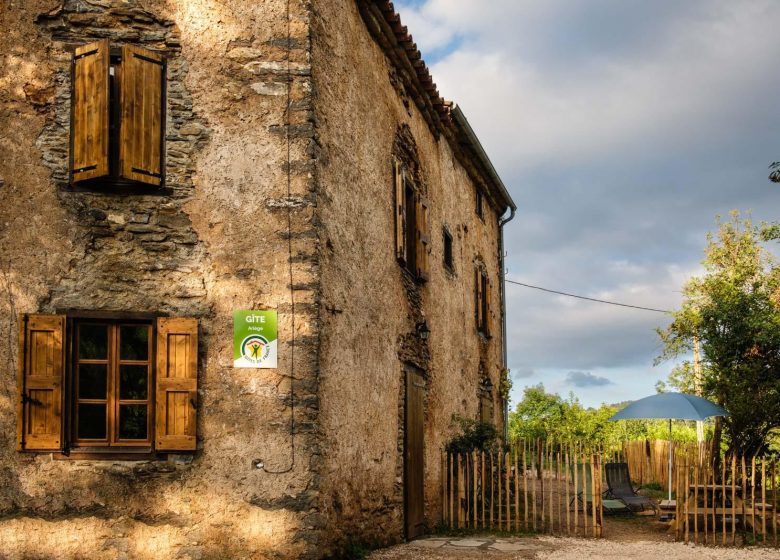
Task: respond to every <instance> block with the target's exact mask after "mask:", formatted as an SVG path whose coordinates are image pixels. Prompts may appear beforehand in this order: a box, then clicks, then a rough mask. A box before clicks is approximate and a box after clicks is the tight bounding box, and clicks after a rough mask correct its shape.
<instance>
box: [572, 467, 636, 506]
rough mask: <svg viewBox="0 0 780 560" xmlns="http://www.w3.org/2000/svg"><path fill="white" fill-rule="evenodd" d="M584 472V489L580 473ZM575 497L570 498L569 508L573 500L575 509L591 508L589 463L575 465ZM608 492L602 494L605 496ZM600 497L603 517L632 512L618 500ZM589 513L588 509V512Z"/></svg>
mask: <svg viewBox="0 0 780 560" xmlns="http://www.w3.org/2000/svg"><path fill="white" fill-rule="evenodd" d="M583 470H584V471H585V489H584V490H583V488H582V471H583ZM576 472H577V495H576V496H574V497H572V499H571V501H570V502H569V508H571V506H572V504H573V503H574V500H577V507H578V508H579V507H582V508H583V509H584V508H585V507H588V508H591V507H592V506H591V504H592V503H593V475H592V474H591V470H590V463H577V471H576ZM574 473H575V471H574V465H572V466H571V476H572V479H574ZM607 492H609V491H608V490H607V491H605V492H603V494H604V496H606V494H607ZM604 496H602V499H601V507H602V509H603V510H604V515H631V514H632V513H633V511H631V509H630V508H629V507H627V506H626V504H624V503H623V502H621V501H620V500H610V499H605V497H604ZM588 511H590V509H589V510H588Z"/></svg>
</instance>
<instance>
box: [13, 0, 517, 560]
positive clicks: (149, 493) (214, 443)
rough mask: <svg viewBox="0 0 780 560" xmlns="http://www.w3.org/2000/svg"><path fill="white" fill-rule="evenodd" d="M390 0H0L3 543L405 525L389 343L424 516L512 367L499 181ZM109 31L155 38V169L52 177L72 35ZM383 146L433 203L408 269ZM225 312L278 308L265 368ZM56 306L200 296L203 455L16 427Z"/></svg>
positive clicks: (151, 45) (321, 546) (344, 532)
mask: <svg viewBox="0 0 780 560" xmlns="http://www.w3.org/2000/svg"><path fill="white" fill-rule="evenodd" d="M377 14H379V16H381V18H379V16H377ZM394 16H395V13H394V12H393V11H392V4H389V3H386V2H381V1H376V2H374V1H363V0H359V1H353V0H265V1H263V2H245V1H242V0H187V1H182V0H62V1H59V0H25V1H22V0H9V1H7V2H6V3H5V5H4V8H3V10H2V11H1V12H0V26H1V27H2V29H3V30H4V33H3V34H2V36H0V56H2V64H0V200H1V201H2V203H1V204H0V558H5V557H8V558H28V557H36V558H161V557H183V558H319V557H325V556H328V555H331V554H338V553H339V551H341V550H344V549H345V547H347V546H349V545H350V544H355V543H359V544H361V545H363V546H374V545H380V544H386V543H391V542H397V541H400V540H402V539H403V538H404V534H405V527H404V515H405V513H404V512H405V508H404V505H405V504H404V491H403V489H404V468H403V467H404V430H403V426H404V414H405V408H404V406H405V405H404V383H405V381H404V380H405V377H404V371H405V367H407V366H414V367H416V368H419V369H421V370H423V371H424V372H425V380H426V381H425V383H426V388H425V411H424V435H425V447H424V461H423V463H424V465H425V467H424V481H425V484H424V487H425V493H424V512H425V523H426V524H427V525H428V526H429V527H434V526H435V525H436V523H437V521H438V520H439V518H440V515H441V511H440V510H441V482H442V479H441V476H442V473H441V450H442V447H443V445H444V444H445V443H446V441H447V439H448V438H449V437H450V436H451V434H452V430H453V427H452V418H453V415H455V414H457V415H461V416H464V417H469V418H476V417H478V414H479V396H480V394H481V393H480V391H481V387H483V385H484V380H486V379H490V380H491V381H492V384H493V385H494V386H495V387H498V385H499V383H498V380H499V376H500V373H501V370H502V368H503V367H505V364H504V363H503V359H502V352H503V348H502V339H501V324H502V317H501V312H502V311H501V309H502V308H501V306H500V305H498V302H499V301H500V299H501V298H502V297H503V294H502V292H501V290H500V281H499V279H500V266H501V264H500V263H501V254H500V253H501V251H500V222H499V220H500V219H501V217H502V216H503V215H504V214H505V211H506V210H507V209H509V208H510V207H512V208H513V206H514V205H513V203H512V201H511V199H509V197H508V195H506V196H504V195H505V192H506V191H503V192H502V191H501V189H500V188H498V186H497V183H496V180H497V177H495V176H494V172H492V167H489V162H487V163H486V160H485V159H484V158H483V157H482V156H481V155H480V154H478V153H477V152H476V151H475V147H474V141H473V139H469V138H467V137H466V136H465V135H464V131H463V129H462V128H458V127H457V126H456V125H455V124H453V122H452V121H451V120H448V116H447V115H448V114H449V113H448V111H450V108H449V106H447V107H443V106H441V105H439V109H437V110H432V109H431V108H430V107H429V105H430V104H431V100H434V101H435V100H437V99H439V97H438V93H436V92H435V88H434V89H433V90H431V89H430V88H429V87H427V86H424V85H423V84H421V82H420V75H418V74H417V73H415V72H412V71H411V70H410V68H414V67H415V65H414V64H416V61H410V60H409V59H408V56H409V55H408V54H403V57H406V58H403V57H402V59H399V56H400V54H399V53H408V52H409V50H408V49H407V48H406V47H404V48H401V47H402V45H401V43H398V40H397V38H395V35H394V33H395V32H394V31H393V29H392V26H389V24H388V23H387V22H388V21H392V18H393V17H394ZM388 26H389V27H388ZM104 38H107V39H109V40H110V41H111V43H112V44H114V45H122V44H134V45H139V46H142V47H145V48H148V49H152V50H156V51H160V52H162V53H164V54H165V56H166V59H167V64H168V72H167V84H166V133H165V174H166V189H165V191H164V192H156V193H148V194H143V193H133V194H126V193H119V192H112V191H111V190H110V189H109V190H104V191H100V190H78V189H74V188H72V186H71V185H70V184H69V173H68V162H69V135H70V130H71V127H70V119H71V111H70V103H71V94H70V91H71V83H70V80H71V74H70V64H71V57H72V54H73V51H74V49H75V48H76V47H77V46H80V45H83V44H85V43H88V42H91V41H96V40H99V39H104ZM393 41H395V43H393ZM407 46H408V45H407ZM413 63H414V64H413ZM416 67H417V68H418V69H419V68H420V66H419V64H417V65H416ZM393 158H396V159H397V158H401V159H403V158H406V160H407V163H408V164H409V165H413V166H414V169H415V170H416V173H417V175H416V181H417V183H418V184H419V185H420V188H421V189H424V191H425V194H426V196H427V197H428V199H429V200H430V209H431V210H430V217H429V219H430V231H431V242H430V245H429V251H430V262H431V273H430V279H429V280H428V281H427V282H425V283H421V282H418V281H415V279H414V278H413V277H412V276H410V275H409V273H408V271H406V270H405V269H404V268H403V267H401V266H399V264H398V262H397V261H396V258H395V255H394V239H395V224H394V222H393V216H394V208H393V167H392V162H393ZM491 172H492V173H491ZM498 182H499V183H500V180H498ZM501 187H502V186H501ZM478 190H479V192H482V193H483V194H484V197H485V212H484V215H483V217H482V218H480V217H479V216H477V214H476V213H475V209H474V204H475V198H476V196H477V194H476V193H477V192H478ZM445 227H446V228H447V230H448V231H449V232H451V233H452V237H453V240H454V241H453V248H454V266H453V268H452V269H451V270H450V269H447V268H445V267H443V266H442V259H443V251H444V249H443V241H442V231H443V228H445ZM477 265H479V266H482V267H485V268H486V269H487V271H488V274H489V275H490V277H491V279H492V280H491V282H493V284H492V285H493V287H494V289H495V293H494V295H493V301H494V302H495V305H493V307H492V312H491V316H490V317H489V320H490V332H491V333H493V334H492V336H490V337H485V336H482V335H480V334H479V333H477V331H476V327H475V320H474V289H475V287H474V270H475V266H477ZM238 309H272V310H276V311H277V312H278V317H279V341H280V347H279V367H278V368H277V369H273V370H260V369H257V370H255V369H234V368H233V360H232V313H233V311H235V310H238ZM67 310H92V311H112V312H120V313H121V312H133V313H154V314H160V315H169V316H173V317H177V316H181V317H195V318H197V319H198V324H199V332H198V336H199V352H198V358H197V369H198V373H197V375H198V407H197V450H196V451H195V452H192V453H167V454H166V453H157V454H155V453H153V454H152V455H151V456H148V457H145V458H144V459H143V460H135V461H133V460H127V458H125V457H122V458H112V459H108V460H105V459H100V458H95V457H92V456H90V457H89V458H78V455H77V454H70V455H68V454H67V453H26V452H19V451H17V449H16V426H17V422H18V420H19V419H18V418H17V403H18V400H19V398H20V396H19V388H18V387H17V370H18V368H19V365H20V364H19V343H20V341H19V326H20V325H19V317H20V316H21V315H22V314H25V313H31V314H35V313H39V314H54V313H64V312H67ZM423 322H424V323H425V324H426V325H427V326H429V328H430V332H431V335H430V337H429V339H427V340H422V339H421V338H420V337H419V335H418V331H417V328H418V325H420V324H421V323H423ZM66 375H67V373H66ZM493 398H494V399H495V400H496V403H497V404H500V402H499V400H500V397H499V395H498V394H497V393H495V394H494V395H493ZM496 409H497V410H499V409H500V406H497V407H496ZM291 413H292V416H291ZM495 422H496V424H497V425H498V426H499V427H500V426H501V425H502V422H503V418H502V417H501V415H500V414H498V415H497V416H496V418H495ZM258 461H260V462H262V464H263V465H264V466H265V471H264V470H263V469H259V468H257V463H258ZM272 472H279V474H272Z"/></svg>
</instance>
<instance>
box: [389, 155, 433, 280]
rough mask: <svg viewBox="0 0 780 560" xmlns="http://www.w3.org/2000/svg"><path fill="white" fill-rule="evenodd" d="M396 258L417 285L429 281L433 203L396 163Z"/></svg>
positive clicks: (398, 161) (394, 163)
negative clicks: (431, 206)
mask: <svg viewBox="0 0 780 560" xmlns="http://www.w3.org/2000/svg"><path fill="white" fill-rule="evenodd" d="M393 173H394V192H395V203H394V211H393V212H394V214H395V216H394V221H395V255H396V259H397V260H398V264H400V265H401V267H402V268H403V269H404V270H406V271H407V272H408V273H409V274H410V275H411V276H412V278H414V280H415V282H417V283H419V284H423V283H425V282H428V281H429V280H430V247H431V238H430V202H429V201H428V199H427V198H426V197H425V196H424V195H423V193H422V189H421V188H420V186H419V185H418V184H417V183H416V182H415V181H414V180H413V179H412V177H411V173H410V171H409V168H408V167H407V166H406V164H404V163H403V162H401V161H400V160H398V159H395V158H394V159H393Z"/></svg>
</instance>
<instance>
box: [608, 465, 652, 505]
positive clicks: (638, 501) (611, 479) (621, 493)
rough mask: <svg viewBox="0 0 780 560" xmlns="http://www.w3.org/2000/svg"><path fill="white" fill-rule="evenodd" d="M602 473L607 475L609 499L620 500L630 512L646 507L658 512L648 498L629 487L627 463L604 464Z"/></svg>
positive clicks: (629, 478)
mask: <svg viewBox="0 0 780 560" xmlns="http://www.w3.org/2000/svg"><path fill="white" fill-rule="evenodd" d="M604 472H606V474H607V487H608V488H609V489H608V490H607V494H608V495H609V497H610V498H613V499H615V500H620V501H621V502H623V503H624V504H626V505H627V506H628V507H629V508H630V509H631V511H642V510H644V509H645V508H646V507H650V508H651V509H653V510H654V511H656V512H657V511H658V507H657V506H656V504H655V503H654V502H653V501H652V500H651V499H650V498H647V497H645V496H640V495H639V494H637V492H636V490H635V489H634V487H633V486H632V485H631V477H630V475H629V473H628V463H606V464H605V465H604Z"/></svg>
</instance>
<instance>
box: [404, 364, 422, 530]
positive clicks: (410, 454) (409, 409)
mask: <svg viewBox="0 0 780 560" xmlns="http://www.w3.org/2000/svg"><path fill="white" fill-rule="evenodd" d="M424 409H425V377H424V376H423V373H422V371H420V370H419V369H417V368H415V367H412V366H407V367H406V406H405V410H406V414H405V422H404V424H405V426H404V528H405V531H406V538H407V539H414V538H415V537H418V536H420V535H422V534H423V533H424V532H425V490H424V480H423V474H424V472H425V459H424V455H423V453H424V445H423V434H424V420H425V410H424Z"/></svg>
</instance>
